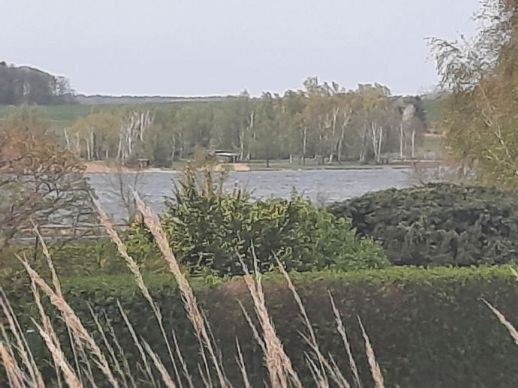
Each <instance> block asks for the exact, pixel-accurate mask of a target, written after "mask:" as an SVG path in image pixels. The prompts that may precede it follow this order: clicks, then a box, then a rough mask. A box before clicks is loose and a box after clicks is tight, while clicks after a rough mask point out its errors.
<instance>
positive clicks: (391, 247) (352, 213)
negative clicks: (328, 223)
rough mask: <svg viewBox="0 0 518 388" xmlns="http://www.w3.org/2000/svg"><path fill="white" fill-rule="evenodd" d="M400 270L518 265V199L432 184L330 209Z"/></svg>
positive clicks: (483, 190) (511, 195)
mask: <svg viewBox="0 0 518 388" xmlns="http://www.w3.org/2000/svg"><path fill="white" fill-rule="evenodd" d="M330 211H331V213H333V214H334V215H335V216H342V217H349V218H350V219H351V221H352V225H353V227H354V228H356V231H357V234H358V235H359V236H367V237H371V238H373V239H374V240H376V241H378V242H380V243H381V244H382V245H383V247H384V249H385V253H386V254H387V256H388V258H389V260H390V261H391V262H392V263H393V264H396V265H419V266H431V265H454V266H472V265H483V264H486V265H489V264H502V263H512V262H516V261H518V197H517V196H516V195H515V194H514V193H507V192H501V191H499V190H497V189H494V188H486V187H465V186H459V185H452V184H429V185H426V186H424V187H417V188H409V189H403V190H396V189H391V190H385V191H380V192H374V193H369V194H367V195H364V196H362V197H359V198H354V199H352V200H349V201H345V202H342V203H336V204H334V205H332V206H331V207H330Z"/></svg>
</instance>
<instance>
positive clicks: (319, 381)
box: [304, 352, 329, 388]
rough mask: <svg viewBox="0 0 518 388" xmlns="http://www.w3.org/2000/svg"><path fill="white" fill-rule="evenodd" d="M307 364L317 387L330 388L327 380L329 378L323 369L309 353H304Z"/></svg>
mask: <svg viewBox="0 0 518 388" xmlns="http://www.w3.org/2000/svg"><path fill="white" fill-rule="evenodd" d="M304 354H305V359H306V364H307V366H308V367H309V371H310V372H311V375H312V376H313V381H314V382H315V386H316V387H318V388H328V387H329V381H328V379H327V376H326V375H325V371H324V374H323V373H322V369H320V368H319V367H318V366H317V364H316V363H315V361H313V359H312V357H311V356H310V355H309V354H308V353H307V352H304Z"/></svg>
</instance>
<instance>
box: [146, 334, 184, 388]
mask: <svg viewBox="0 0 518 388" xmlns="http://www.w3.org/2000/svg"><path fill="white" fill-rule="evenodd" d="M142 343H143V344H144V349H146V352H147V353H148V354H149V357H151V360H152V361H153V364H154V365H155V368H156V369H157V370H158V372H160V376H161V377H162V381H163V383H164V384H165V386H166V387H167V388H176V385H175V384H174V382H173V380H172V379H171V376H169V373H167V369H166V368H165V366H164V364H162V361H160V358H159V357H158V356H157V355H156V353H155V352H153V350H151V347H150V346H149V344H148V343H147V342H145V341H142Z"/></svg>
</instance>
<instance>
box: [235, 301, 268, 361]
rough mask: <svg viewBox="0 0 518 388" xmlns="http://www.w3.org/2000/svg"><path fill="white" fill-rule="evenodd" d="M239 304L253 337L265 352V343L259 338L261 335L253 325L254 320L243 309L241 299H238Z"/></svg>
mask: <svg viewBox="0 0 518 388" xmlns="http://www.w3.org/2000/svg"><path fill="white" fill-rule="evenodd" d="M238 303H239V306H240V307H241V311H243V315H244V316H245V319H246V321H247V322H248V326H249V327H250V329H251V330H252V334H253V337H254V338H255V340H256V341H257V343H258V344H259V346H260V347H261V350H262V351H263V353H264V354H266V345H265V344H264V341H263V339H262V338H261V335H260V334H259V331H258V330H257V327H255V325H254V322H252V318H251V317H250V315H249V314H248V312H247V311H246V309H245V306H243V303H241V301H238Z"/></svg>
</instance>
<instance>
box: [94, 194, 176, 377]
mask: <svg viewBox="0 0 518 388" xmlns="http://www.w3.org/2000/svg"><path fill="white" fill-rule="evenodd" d="M92 201H93V203H94V206H95V208H96V209H97V214H98V216H99V221H100V222H101V225H103V227H104V229H105V230H106V232H107V233H108V236H109V237H110V239H111V240H112V241H113V243H114V244H115V245H116V247H117V250H118V252H119V254H120V255H121V256H122V258H123V259H124V261H125V262H126V266H127V267H128V268H129V270H130V271H131V273H132V274H133V276H134V277H135V281H136V282H137V286H138V287H139V289H140V291H141V292H142V295H144V298H145V299H146V301H147V302H148V303H149V305H150V307H151V309H152V310H153V314H154V315H155V318H156V320H157V323H158V326H159V327H160V331H161V333H162V337H163V339H164V342H165V345H166V347H167V351H168V354H169V359H170V361H171V364H172V366H173V369H174V372H175V376H176V380H177V381H178V385H179V386H180V387H182V382H181V381H182V380H181V378H180V373H179V372H178V366H177V364H176V360H175V358H174V356H173V352H172V350H171V345H170V343H169V338H168V337H167V334H166V331H165V328H164V324H163V318H162V313H161V312H160V309H159V308H158V306H157V305H156V303H155V302H154V301H153V298H152V297H151V293H150V292H149V289H148V288H147V286H146V284H145V283H144V278H143V277H142V273H141V272H140V269H139V266H138V263H137V262H136V261H135V259H133V257H131V256H130V255H129V254H128V250H127V248H126V245H125V244H124V243H123V242H122V240H121V238H120V237H119V234H118V233H117V231H116V230H115V228H114V226H113V224H112V222H111V221H110V219H109V217H108V216H107V214H106V213H105V211H104V210H103V209H102V207H101V204H100V203H99V201H97V200H96V199H95V198H92Z"/></svg>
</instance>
